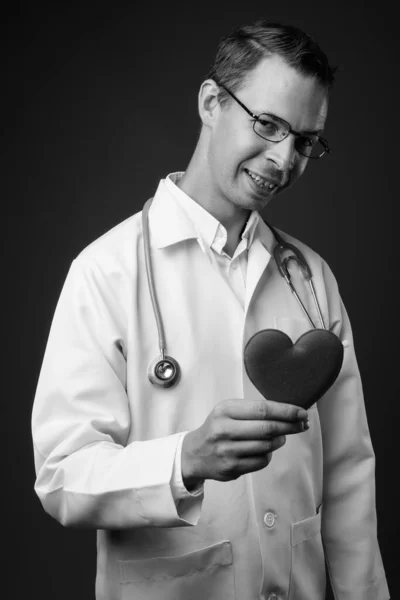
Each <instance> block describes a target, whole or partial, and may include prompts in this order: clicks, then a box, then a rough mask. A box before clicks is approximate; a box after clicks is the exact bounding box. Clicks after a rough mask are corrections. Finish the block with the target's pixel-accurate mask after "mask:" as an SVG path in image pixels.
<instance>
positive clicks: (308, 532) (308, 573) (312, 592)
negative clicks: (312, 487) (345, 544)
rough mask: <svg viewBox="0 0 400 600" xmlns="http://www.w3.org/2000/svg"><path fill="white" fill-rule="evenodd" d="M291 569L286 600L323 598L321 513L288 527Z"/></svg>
mask: <svg viewBox="0 0 400 600" xmlns="http://www.w3.org/2000/svg"><path fill="white" fill-rule="evenodd" d="M291 547H292V548H291V552H292V567H291V573H290V589H289V600H321V598H324V597H325V585H326V576H325V558H324V550H323V545H322V538H321V512H320V509H319V511H318V513H317V514H316V515H314V516H312V517H309V518H308V519H304V520H302V521H297V522H296V523H292V525H291Z"/></svg>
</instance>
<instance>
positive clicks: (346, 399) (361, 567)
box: [318, 267, 389, 600]
mask: <svg viewBox="0 0 400 600" xmlns="http://www.w3.org/2000/svg"><path fill="white" fill-rule="evenodd" d="M325 281H326V283H327V291H328V304H329V312H330V315H331V317H333V320H334V322H333V323H332V320H331V323H330V324H331V326H332V325H333V331H334V332H335V333H336V334H337V335H339V337H340V338H341V340H342V341H345V344H344V345H345V349H344V362H343V367H342V371H341V373H340V375H339V377H338V379H337V380H336V382H335V384H334V385H333V386H332V388H331V389H330V390H329V391H328V393H327V394H325V396H324V397H323V398H322V399H321V400H320V401H319V402H318V410H319V416H320V423H321V428H322V439H323V453H324V483H323V486H324V493H323V511H322V539H323V543H324V548H325V554H326V561H327V568H328V572H329V576H330V580H331V584H332V589H333V592H334V597H335V599H336V600H388V599H389V591H388V587H387V583H386V578H385V572H384V568H383V563H382V558H381V554H380V550H379V545H378V539H377V517H376V505H375V455H374V451H373V448H372V443H371V438H370V433H369V428H368V422H367V416H366V409H365V405H364V400H363V390H362V385H361V380H360V375H359V370H358V366H357V361H356V356H355V352H354V345H353V336H352V332H351V327H350V323H349V319H348V316H347V313H346V310H345V308H344V306H343V303H342V301H341V299H340V296H339V293H338V289H337V285H336V281H335V279H334V277H333V275H332V273H331V271H330V269H329V268H328V267H326V269H325Z"/></svg>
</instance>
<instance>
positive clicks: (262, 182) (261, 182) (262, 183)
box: [244, 169, 280, 192]
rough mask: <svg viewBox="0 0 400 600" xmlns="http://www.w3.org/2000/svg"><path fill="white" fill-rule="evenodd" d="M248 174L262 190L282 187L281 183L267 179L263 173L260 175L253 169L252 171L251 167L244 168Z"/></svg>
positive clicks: (271, 190)
mask: <svg viewBox="0 0 400 600" xmlns="http://www.w3.org/2000/svg"><path fill="white" fill-rule="evenodd" d="M244 171H245V173H246V175H248V176H249V177H250V179H251V180H252V181H253V182H254V183H255V184H256V186H257V187H258V188H260V190H266V191H268V192H273V191H274V190H276V189H277V188H279V187H280V184H279V183H277V182H275V181H273V180H271V179H266V178H265V177H261V175H258V173H254V172H253V171H250V169H244Z"/></svg>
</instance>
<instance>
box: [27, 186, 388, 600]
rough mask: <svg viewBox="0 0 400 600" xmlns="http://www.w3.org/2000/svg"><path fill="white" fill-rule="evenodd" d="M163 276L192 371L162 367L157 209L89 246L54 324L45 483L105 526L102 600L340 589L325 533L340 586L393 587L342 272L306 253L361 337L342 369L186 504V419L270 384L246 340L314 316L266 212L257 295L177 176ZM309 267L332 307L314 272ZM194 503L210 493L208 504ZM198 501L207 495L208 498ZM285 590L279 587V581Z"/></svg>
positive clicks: (44, 415)
mask: <svg viewBox="0 0 400 600" xmlns="http://www.w3.org/2000/svg"><path fill="white" fill-rule="evenodd" d="M149 222H150V232H151V252H152V259H153V270H154V278H155V282H156V287H157V293H158V298H159V302H160V308H161V312H162V316H163V322H164V327H165V333H166V340H167V347H168V353H169V354H171V355H172V356H174V357H175V358H176V359H177V360H178V361H179V363H180V365H181V369H182V379H181V381H180V383H179V385H178V386H177V387H176V388H172V389H168V390H162V389H161V390H160V389H157V388H155V387H153V386H152V385H151V384H150V382H149V380H148V377H147V367H148V364H149V362H150V361H151V360H152V359H153V358H154V357H155V356H156V355H157V353H158V336H157V329H156V324H155V319H154V314H153V309H152V305H151V302H150V296H149V290H148V287H147V280H146V273H145V266H144V251H143V239H142V225H141V213H138V214H136V215H134V216H133V217H131V218H130V219H128V220H126V221H125V222H123V223H122V224H120V225H118V226H117V227H115V228H114V229H112V230H111V231H110V232H108V233H107V234H106V235H104V236H103V237H101V238H100V239H99V240H97V241H96V242H94V243H93V244H91V245H90V246H89V247H88V248H86V249H85V250H84V251H83V252H82V253H81V254H80V255H79V256H78V258H77V259H76V260H75V261H74V263H73V264H72V266H71V270H70V272H69V274H68V277H67V280H66V282H65V285H64V288H63V290H62V293H61V296H60V300H59V303H58V305H57V309H56V313H55V316H54V320H53V323H52V327H51V332H50V336H49V340H48V345H47V348H46V353H45V357H44V361H43V366H42V370H41V374H40V378H39V383H38V387H37V393H36V398H35V403H34V410H33V420H32V426H33V439H34V449H35V463H36V470H37V481H36V486H35V489H36V492H37V494H38V496H39V498H40V500H41V501H42V503H43V506H44V508H45V510H46V511H47V512H48V513H49V514H50V515H52V516H53V517H54V518H56V519H57V520H58V521H60V522H61V523H63V524H64V525H67V526H68V525H73V526H85V527H88V526H89V527H93V528H96V529H97V530H98V568H97V578H96V598H97V600H117V599H118V600H128V599H131V598H132V599H135V600H155V599H157V600H159V599H160V598H162V599H163V600H180V599H182V600H183V599H185V600H187V599H189V598H190V599H191V600H205V599H207V600H225V599H226V600H231V599H232V600H233V599H236V600H255V599H259V598H265V599H267V598H274V599H275V598H276V600H278V599H279V600H284V599H285V600H323V598H324V592H325V569H324V551H325V557H326V559H327V563H328V569H329V573H330V577H331V581H332V586H333V589H334V593H335V598H337V599H338V600H388V598H389V592H388V589H387V584H386V579H385V574H384V569H383V565H382V560H381V555H380V551H379V547H378V542H377V537H376V512H375V484H374V468H375V460H374V453H373V449H372V446H371V440H370V435H369V430H368V425H367V419H366V413H365V406H364V402H363V397H362V388H361V383H360V378H359V373H358V369H357V364H356V358H355V354H354V348H353V340H352V334H351V330H350V325H349V321H348V318H347V315H346V312H345V309H344V307H343V304H342V302H341V299H340V296H339V293H338V289H337V285H336V282H335V279H334V277H333V275H332V273H331V271H330V269H329V268H328V266H327V265H326V263H325V262H324V261H323V260H322V259H321V258H320V257H319V256H318V255H317V254H316V253H315V252H313V251H312V250H310V249H309V248H307V247H306V246H305V245H303V244H301V243H300V242H298V241H297V240H293V239H292V238H290V237H289V236H286V237H287V239H288V241H291V242H292V243H294V244H296V245H297V246H298V247H299V248H300V249H301V250H302V251H303V252H304V254H305V256H306V258H307V260H308V262H309V264H310V266H311V269H312V271H313V273H314V283H315V287H316V291H317V295H318V298H319V301H320V304H321V307H322V311H323V314H324V317H325V321H326V322H327V323H329V327H330V328H332V329H333V331H334V332H335V333H336V334H337V335H338V336H339V337H340V338H341V339H342V340H346V343H345V346H346V347H345V356H344V364H343V368H342V371H341V374H340V376H339V378H338V379H337V381H336V382H335V384H334V386H333V387H332V388H331V389H330V390H329V391H328V393H327V394H326V395H325V396H324V397H323V398H322V399H321V400H320V401H319V402H318V403H317V405H314V407H312V408H311V409H309V418H310V422H311V427H310V429H309V431H307V432H304V433H301V434H296V435H291V436H288V437H287V441H286V444H285V445H284V446H283V447H282V448H280V449H279V450H277V451H276V452H275V453H274V454H273V457H272V461H271V463H270V464H269V465H268V466H267V467H266V468H265V469H263V470H262V471H258V472H256V473H253V474H251V475H246V476H242V477H240V478H239V479H237V480H236V481H231V482H227V483H222V482H216V481H211V480H207V481H206V482H205V490H204V498H203V497H202V496H201V497H200V498H199V499H194V504H196V503H197V508H196V506H195V507H194V511H195V512H196V510H197V513H198V516H199V518H193V517H189V516H187V515H189V513H187V514H186V513H185V514H182V513H181V512H180V505H178V507H177V506H176V505H175V502H174V499H173V497H172V494H171V487H170V479H171V473H172V469H173V464H174V458H175V451H176V446H177V439H178V434H179V432H182V431H188V430H191V429H194V428H196V427H198V426H199V425H201V424H202V423H203V422H204V420H205V418H206V417H207V415H208V414H209V413H210V411H211V410H212V409H213V407H214V406H215V405H216V404H217V403H218V402H220V401H221V400H223V399H226V398H244V401H246V400H248V399H251V398H259V397H260V394H259V393H258V392H257V390H256V389H255V388H254V386H253V385H252V384H251V382H250V381H249V379H248V377H247V375H246V372H245V370H244V368H243V358H242V351H243V346H244V344H245V343H246V341H247V340H248V339H249V338H250V337H251V336H252V335H253V334H254V333H255V332H256V331H259V330H261V329H264V328H268V327H275V328H279V329H281V330H283V331H285V332H286V333H288V334H289V335H290V336H291V337H292V338H293V340H296V339H297V337H298V336H299V335H300V334H301V333H303V332H304V331H306V330H308V329H309V325H308V323H307V321H306V320H305V319H304V318H303V315H302V312H301V310H300V308H299V307H298V305H297V304H296V302H295V300H294V298H293V297H292V294H291V293H290V291H289V289H288V287H287V286H286V284H285V282H284V280H283V279H282V278H281V276H280V275H279V273H278V271H277V268H276V264H275V262H274V260H271V250H272V245H273V238H272V235H271V232H270V230H269V228H268V227H267V226H266V225H265V224H264V223H263V222H261V220H260V223H259V225H258V228H259V229H258V235H257V236H256V237H255V239H254V242H253V244H252V245H251V247H250V250H249V256H248V267H247V282H246V297H247V299H246V306H245V311H243V308H242V306H241V305H240V303H239V301H238V300H237V299H236V297H235V296H234V294H233V292H232V290H231V289H230V288H229V286H228V285H227V283H226V281H225V280H224V279H223V278H222V277H221V276H220V275H219V274H218V272H217V271H216V270H215V268H214V267H213V266H212V264H210V262H209V260H208V259H207V257H206V255H205V254H204V253H203V252H202V250H201V248H200V246H199V244H198V243H197V241H196V239H195V238H196V233H195V231H194V230H193V227H190V226H189V225H188V224H187V222H185V221H184V220H183V219H182V214H181V212H180V209H179V207H178V206H177V205H176V203H175V202H173V200H172V198H171V197H170V196H169V194H168V193H167V191H166V190H165V187H160V188H159V190H158V191H157V193H156V195H155V198H154V201H153V204H152V207H151V210H150V214H149ZM296 284H297V286H298V288H299V289H300V291H301V295H302V297H303V299H304V301H305V303H306V305H307V306H308V308H309V311H310V312H311V314H312V315H313V316H314V318H315V320H316V321H317V315H316V310H315V306H314V305H313V303H312V301H311V298H310V295H309V292H308V289H307V288H306V286H305V284H304V282H303V281H302V280H301V279H298V278H297V277H296ZM192 508H193V507H192ZM191 514H193V512H192V513H191ZM274 594H275V596H274Z"/></svg>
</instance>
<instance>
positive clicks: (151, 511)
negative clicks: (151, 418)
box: [32, 257, 203, 529]
mask: <svg viewBox="0 0 400 600" xmlns="http://www.w3.org/2000/svg"><path fill="white" fill-rule="evenodd" d="M113 276H114V278H115V277H117V278H121V275H120V274H118V275H117V276H115V274H112V276H111V277H110V275H109V274H106V273H105V272H104V271H103V269H102V268H100V267H99V265H98V264H97V263H96V261H91V262H90V263H89V262H88V261H86V262H85V261H84V260H82V259H79V257H78V259H77V260H75V261H74V262H73V264H72V266H71V269H70V271H69V273H68V276H67V279H66V281H65V284H64V287H63V290H62V292H61V295H60V298H59V301H58V304H57V307H56V311H55V314H54V318H53V322H52V325H51V329H50V335H49V339H48V342H47V346H46V351H45V355H44V360H43V364H42V369H41V372H40V376H39V381H38V386H37V390H36V396H35V401H34V406H33V413H32V434H33V443H34V456H35V468H36V474H37V479H36V483H35V491H36V493H37V495H38V496H39V498H40V500H41V502H42V504H43V506H44V508H45V510H46V511H47V512H48V513H49V514H50V515H51V516H52V517H54V518H55V519H57V520H58V521H59V522H60V523H62V524H63V525H67V526H69V525H71V526H83V527H92V528H96V529H114V528H117V529H120V528H129V527H143V526H163V527H166V526H169V527H171V526H173V527H177V526H185V525H193V524H196V522H197V520H198V518H199V512H200V510H199V506H200V505H201V502H202V498H203V496H202V495H201V496H200V497H199V498H197V499H196V502H197V510H194V511H193V510H192V511H191V515H192V519H193V520H192V521H188V520H186V519H184V518H181V517H180V515H179V512H178V510H179V503H177V504H178V509H177V505H176V503H175V501H174V498H173V495H172V491H171V485H170V481H171V477H172V472H173V466H174V461H175V457H176V450H177V447H178V444H179V440H180V437H181V434H180V433H177V434H175V435H170V436H166V437H163V438H159V439H151V440H147V441H137V442H135V441H134V442H132V443H127V440H128V434H129V431H130V425H131V418H132V419H134V415H132V416H131V415H130V410H129V403H128V398H127V392H126V358H125V348H126V339H125V338H126V330H127V325H126V321H127V315H126V310H125V309H124V306H123V303H122V301H121V287H120V285H119V283H120V282H119V281H117V282H116V281H113V280H112V278H113ZM110 279H111V281H110ZM183 508H184V506H183Z"/></svg>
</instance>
